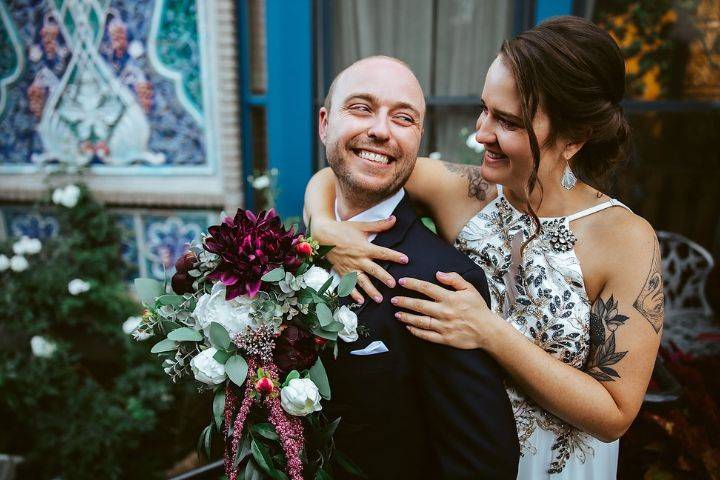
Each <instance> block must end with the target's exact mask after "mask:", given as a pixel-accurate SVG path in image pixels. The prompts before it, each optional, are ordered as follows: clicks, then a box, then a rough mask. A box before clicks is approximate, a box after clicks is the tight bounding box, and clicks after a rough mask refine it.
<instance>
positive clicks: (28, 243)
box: [13, 235, 42, 255]
mask: <svg viewBox="0 0 720 480" xmlns="http://www.w3.org/2000/svg"><path fill="white" fill-rule="evenodd" d="M41 248H42V243H40V240H38V239H37V238H30V237H27V236H25V235H23V236H22V238H20V240H18V241H17V242H15V243H14V244H13V252H15V255H25V254H27V255H35V254H36V253H38V252H39V251H40V249H41Z"/></svg>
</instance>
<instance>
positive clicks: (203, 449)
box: [197, 423, 212, 460]
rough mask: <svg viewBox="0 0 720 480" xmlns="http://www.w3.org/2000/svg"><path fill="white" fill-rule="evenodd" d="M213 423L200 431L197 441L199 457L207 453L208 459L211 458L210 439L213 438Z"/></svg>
mask: <svg viewBox="0 0 720 480" xmlns="http://www.w3.org/2000/svg"><path fill="white" fill-rule="evenodd" d="M211 435H212V423H211V424H210V425H208V426H207V427H205V428H203V431H202V432H201V433H200V438H198V443H197V454H198V457H201V456H202V455H203V454H205V458H206V459H208V460H209V459H210V440H211V439H212V437H211Z"/></svg>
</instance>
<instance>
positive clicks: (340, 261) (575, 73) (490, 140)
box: [306, 17, 663, 479]
mask: <svg viewBox="0 0 720 480" xmlns="http://www.w3.org/2000/svg"><path fill="white" fill-rule="evenodd" d="M624 85H625V70H624V62H623V58H622V55H621V53H620V51H619V49H618V47H617V45H616V44H615V43H614V42H613V40H612V38H611V37H610V36H609V35H608V34H607V33H606V32H605V31H603V30H602V29H600V28H599V27H597V26H595V25H594V24H592V23H591V22H589V21H586V20H583V19H580V18H576V17H558V18H555V19H551V20H549V21H546V22H544V23H541V24H540V25H538V26H537V27H535V28H533V29H531V30H529V31H527V32H524V33H521V34H520V35H518V36H517V37H516V38H514V39H512V40H510V41H507V42H505V43H504V44H503V46H502V49H501V51H500V53H499V54H498V56H497V58H496V59H495V61H494V62H493V64H492V65H491V67H490V69H489V71H488V73H487V77H486V80H485V86H484V88H483V92H482V107H481V112H480V116H479V118H478V120H477V124H476V127H477V128H476V129H477V141H478V142H480V143H481V144H483V145H484V146H485V154H484V159H483V163H482V165H481V166H480V167H471V166H464V165H455V164H445V163H443V162H440V161H438V160H431V159H427V158H421V159H418V162H417V163H416V165H415V169H414V171H413V173H412V176H411V177H410V179H409V181H408V182H407V184H406V186H405V189H406V191H407V193H408V195H409V197H410V198H411V199H412V200H413V202H414V203H415V205H416V207H417V208H418V209H420V210H423V211H424V212H425V213H427V214H428V215H429V216H431V217H432V218H433V219H434V220H435V223H436V225H437V228H438V233H439V235H441V236H442V237H444V238H445V239H446V240H448V241H451V242H454V244H455V246H456V247H457V248H458V249H460V250H462V251H463V252H465V253H467V255H469V256H470V258H472V259H473V260H474V261H475V262H476V263H477V264H478V265H480V266H481V267H482V268H483V269H484V271H485V273H486V274H487V278H488V283H489V285H490V291H491V297H492V302H491V305H490V306H488V305H486V304H485V302H484V301H483V299H482V297H481V296H480V294H478V292H477V291H476V290H475V289H474V288H473V287H472V286H471V285H470V284H468V283H467V282H465V281H464V280H463V279H462V278H461V277H460V276H459V275H457V274H456V273H444V272H438V275H437V280H438V282H439V283H440V284H442V285H443V286H440V285H436V284H430V283H427V282H421V281H418V280H415V279H410V278H404V279H399V280H398V282H399V283H400V285H402V286H403V287H404V288H407V289H410V290H415V291H419V292H421V293H424V294H425V295H426V296H427V297H428V300H427V301H423V300H416V299H411V298H407V297H402V296H399V297H395V298H394V299H393V303H395V304H396V305H397V306H398V310H399V312H398V314H397V315H396V316H397V317H398V320H399V321H402V322H404V323H406V324H407V327H408V329H409V330H410V332H411V333H413V334H414V335H416V336H418V337H420V338H422V339H425V340H427V341H430V342H437V343H442V344H446V345H451V346H454V347H457V348H466V349H470V348H482V349H484V350H486V351H487V352H488V353H489V354H490V355H491V356H492V357H493V358H495V360H496V361H497V362H498V363H499V364H500V365H501V366H502V367H503V368H504V369H505V370H506V372H507V373H508V375H509V376H508V380H507V390H508V395H509V397H510V400H511V402H512V405H513V410H514V414H515V418H516V425H517V430H518V437H519V441H520V445H521V449H522V457H521V459H520V467H519V475H518V478H530V479H535V478H568V479H581V478H587V479H590V478H592V479H609V478H615V476H616V468H617V455H618V442H617V439H618V438H619V437H620V436H622V434H623V433H624V432H625V431H626V430H627V429H628V427H629V426H630V424H631V423H632V421H633V419H634V418H635V416H636V415H637V413H638V410H639V409H640V406H641V404H642V400H643V396H644V393H645V390H646V388H647V385H648V382H649V380H650V375H651V373H652V369H653V365H654V361H655V357H656V354H657V349H658V345H659V342H660V332H661V329H662V323H663V295H662V278H661V263H660V253H659V248H658V243H657V238H656V236H655V233H654V230H653V228H652V227H651V226H650V225H649V224H648V223H647V222H646V221H645V220H643V219H642V218H640V217H638V216H637V215H635V214H633V213H632V212H631V211H630V210H629V209H628V208H627V207H625V206H624V205H623V204H622V203H620V202H619V201H617V200H614V199H611V198H609V197H608V196H607V195H606V194H605V193H603V190H602V189H603V187H604V185H605V181H606V180H607V179H608V177H609V175H610V174H611V173H612V172H613V169H614V167H615V166H616V165H617V164H618V163H619V162H621V161H622V160H624V158H625V155H626V151H627V145H628V140H629V128H628V125H627V123H626V121H625V118H624V116H623V112H622V107H621V106H620V100H621V99H622V97H623V94H624ZM390 141H391V139H390ZM334 185H335V182H334V177H333V174H332V172H331V171H330V170H329V169H324V170H322V171H320V172H318V173H317V174H316V175H315V177H313V179H312V180H311V182H310V184H309V185H308V187H307V191H306V214H307V215H308V216H309V217H311V220H312V226H313V236H314V237H315V238H316V239H317V240H319V241H321V243H325V244H332V245H336V248H335V249H334V250H333V251H332V252H331V253H330V255H329V259H330V261H331V262H333V264H334V267H335V269H336V270H337V271H339V272H340V273H345V272H348V271H353V270H355V271H360V272H362V273H361V274H360V275H359V277H360V279H359V286H360V287H361V288H362V289H363V290H364V291H365V292H366V293H367V294H368V295H370V297H372V298H374V299H375V300H376V301H378V300H380V299H379V298H377V297H378V296H379V293H378V290H377V289H376V288H375V286H374V285H373V284H372V281H371V279H370V277H371V276H372V277H375V278H377V279H378V280H379V281H382V282H384V283H386V284H388V285H389V286H391V287H392V286H394V284H395V280H394V279H392V277H390V276H389V275H388V274H387V272H386V271H385V270H383V269H382V268H381V267H380V266H379V265H377V264H376V263H375V262H374V261H373V259H375V260H386V261H387V260H389V261H396V262H400V261H402V260H401V258H400V257H401V255H400V254H398V253H397V252H393V251H392V250H388V249H384V248H382V247H378V246H375V245H372V244H371V243H369V242H368V241H367V239H366V235H367V234H368V233H369V232H377V231H382V230H385V229H388V228H391V227H392V224H393V220H392V219H390V220H387V221H380V222H373V223H359V222H358V223H349V222H336V221H335V216H334V213H333V202H332V199H333V198H334V188H335V187H334ZM428 254H432V252H428ZM410 261H411V262H412V258H411V259H410ZM354 296H355V298H356V299H357V300H358V301H361V298H362V297H361V296H360V294H359V292H354Z"/></svg>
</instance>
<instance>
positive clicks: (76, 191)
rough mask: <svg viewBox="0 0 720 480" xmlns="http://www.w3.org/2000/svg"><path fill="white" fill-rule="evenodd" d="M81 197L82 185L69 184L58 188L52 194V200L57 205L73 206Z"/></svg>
mask: <svg viewBox="0 0 720 480" xmlns="http://www.w3.org/2000/svg"><path fill="white" fill-rule="evenodd" d="M79 199H80V187H78V186H77V185H72V184H70V185H67V186H66V187H65V188H56V189H55V191H54V192H53V194H52V201H53V203H54V204H55V205H62V206H63V207H67V208H73V207H74V206H75V205H77V202H78V200H79Z"/></svg>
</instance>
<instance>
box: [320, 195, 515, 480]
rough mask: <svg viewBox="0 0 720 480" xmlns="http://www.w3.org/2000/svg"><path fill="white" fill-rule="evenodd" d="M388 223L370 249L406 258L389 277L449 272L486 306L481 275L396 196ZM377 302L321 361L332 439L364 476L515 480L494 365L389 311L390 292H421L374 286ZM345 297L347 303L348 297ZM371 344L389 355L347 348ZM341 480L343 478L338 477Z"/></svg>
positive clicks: (511, 438)
mask: <svg viewBox="0 0 720 480" xmlns="http://www.w3.org/2000/svg"><path fill="white" fill-rule="evenodd" d="M394 214H395V216H396V218H397V222H396V224H395V226H394V227H393V228H392V229H391V230H389V231H386V232H383V233H381V234H380V235H378V237H377V238H376V239H375V241H374V242H373V243H375V244H377V245H382V246H385V247H389V248H393V249H395V250H397V251H400V252H403V253H405V254H406V255H407V256H408V257H409V258H410V263H409V264H407V265H400V264H396V263H388V264H386V265H384V266H385V267H386V268H387V270H388V272H389V273H390V274H391V275H392V276H393V277H394V278H395V279H399V278H401V277H413V278H418V279H421V280H426V281H430V282H434V283H437V281H436V280H435V273H436V272H437V271H438V270H441V271H445V272H457V273H459V274H460V275H462V276H463V277H464V278H465V279H466V280H467V281H468V282H470V283H472V284H473V285H474V286H475V287H476V288H477V289H478V291H479V292H480V293H481V294H482V295H483V297H484V298H485V300H486V301H487V302H488V304H489V302H490V298H489V292H488V287H487V282H486V279H485V274H484V273H483V271H482V270H481V269H480V268H479V267H477V266H476V265H475V264H474V263H473V262H472V261H471V260H470V259H469V258H468V257H466V256H465V255H464V254H462V253H460V252H458V251H457V250H455V249H454V248H453V247H452V246H450V245H448V244H447V243H445V242H444V241H442V240H441V239H440V238H439V237H437V236H436V235H434V234H433V233H432V232H431V231H430V230H428V229H427V228H426V227H425V226H424V225H423V224H422V222H421V221H420V220H419V219H418V218H417V216H416V215H415V212H414V211H413V210H412V208H411V207H410V205H409V202H408V200H407V198H404V199H403V200H402V202H401V203H400V204H399V205H398V207H397V208H396V209H395V212H394ZM376 287H378V289H379V290H380V293H381V294H382V295H383V302H382V303H380V304H377V303H375V302H373V301H372V300H367V301H366V302H365V303H364V305H363V306H361V307H359V310H357V314H358V324H359V325H363V326H365V327H366V328H367V329H368V330H369V336H367V337H362V336H361V337H360V338H359V339H358V340H357V341H356V342H352V343H345V342H343V341H338V349H339V350H338V358H337V359H336V360H335V359H333V358H332V356H331V355H329V356H326V357H325V358H324V364H325V366H326V369H327V371H328V375H329V377H330V385H331V389H332V397H333V398H332V400H331V401H330V402H329V403H328V405H327V406H326V411H327V412H328V413H329V414H330V417H331V418H334V417H337V416H341V417H342V422H341V423H340V427H339V428H338V430H337V432H336V434H335V439H336V442H337V446H338V449H339V450H340V451H342V452H344V453H345V454H347V455H348V456H349V457H350V458H352V459H353V460H354V461H355V462H356V463H357V464H358V465H359V466H360V467H361V468H362V469H363V470H364V471H365V472H366V473H367V474H368V475H369V476H370V478H372V479H485V478H488V479H514V478H516V476H517V464H518V458H519V447H518V440H517V432H516V429H515V421H514V418H513V413H512V410H511V407H510V402H509V400H508V397H507V394H506V392H505V388H504V385H503V375H502V372H501V370H500V369H499V367H498V366H497V364H496V363H495V362H494V361H493V360H492V359H491V358H490V357H489V356H488V355H487V354H486V353H484V352H483V351H481V350H460V349H456V348H451V347H447V346H444V345H438V344H434V343H430V342H425V341H422V340H419V339H418V338H417V337H414V336H413V335H411V334H410V332H408V331H407V329H406V328H405V325H404V324H403V323H402V322H400V321H398V320H397V319H396V318H395V317H394V314H395V312H396V311H397V310H398V308H397V307H395V306H394V305H392V304H391V303H390V299H391V298H392V297H393V296H397V295H404V296H413V297H418V296H421V295H420V294H417V293H416V292H412V291H409V290H406V289H404V288H402V287H400V286H398V287H396V288H394V289H390V288H388V287H386V286H384V285H381V284H380V283H379V282H376ZM348 298H349V297H348ZM375 340H380V341H382V342H383V343H384V344H385V345H386V346H387V348H388V349H389V351H388V352H386V353H380V354H375V355H369V356H357V355H352V354H351V353H350V351H352V350H358V349H362V348H364V347H366V346H367V345H368V344H370V343H371V342H373V341H375ZM336 473H338V474H339V477H340V478H342V475H343V474H342V473H340V472H336Z"/></svg>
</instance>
